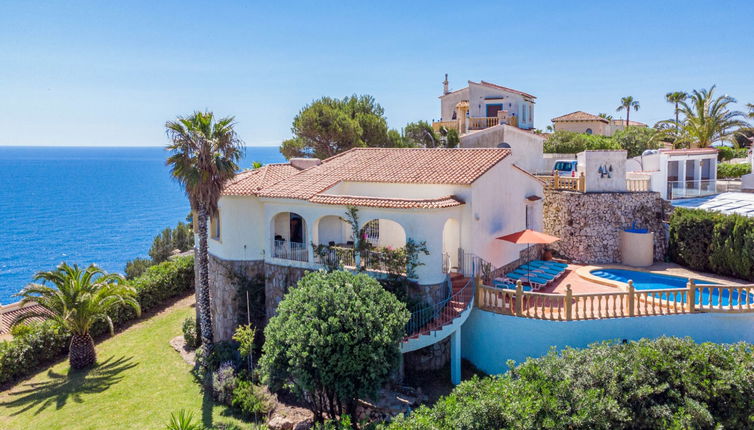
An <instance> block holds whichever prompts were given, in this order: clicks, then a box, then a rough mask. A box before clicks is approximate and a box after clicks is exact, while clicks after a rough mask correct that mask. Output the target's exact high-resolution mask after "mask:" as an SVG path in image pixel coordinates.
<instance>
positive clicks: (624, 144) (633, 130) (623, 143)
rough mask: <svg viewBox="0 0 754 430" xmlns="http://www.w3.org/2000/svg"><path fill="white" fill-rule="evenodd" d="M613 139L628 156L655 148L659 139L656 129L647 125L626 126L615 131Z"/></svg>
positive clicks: (658, 145) (658, 143) (637, 154)
mask: <svg viewBox="0 0 754 430" xmlns="http://www.w3.org/2000/svg"><path fill="white" fill-rule="evenodd" d="M612 138H613V140H614V141H615V142H616V143H617V144H618V146H620V148H623V149H625V150H626V151H627V152H628V154H627V156H628V157H636V156H639V155H641V154H642V153H643V152H644V151H646V150H647V149H657V148H659V147H660V141H659V139H657V130H655V129H654V128H649V127H628V128H624V129H621V130H618V131H616V132H615V133H614V134H613V136H612Z"/></svg>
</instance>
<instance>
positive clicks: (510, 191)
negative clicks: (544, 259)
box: [461, 159, 544, 267]
mask: <svg viewBox="0 0 754 430" xmlns="http://www.w3.org/2000/svg"><path fill="white" fill-rule="evenodd" d="M531 195H536V196H540V197H542V196H544V190H543V186H542V183H541V182H539V181H538V180H536V179H534V178H532V177H531V176H529V175H527V174H526V173H523V172H521V171H520V170H517V169H515V168H513V167H512V161H511V160H509V159H505V160H503V161H502V162H501V163H498V165H497V166H495V167H494V168H493V169H490V171H489V172H487V174H485V175H483V176H482V177H481V178H479V179H477V181H476V182H474V184H473V185H472V197H471V207H470V209H471V222H469V223H466V225H463V226H462V231H465V230H467V232H466V233H465V234H462V235H461V247H462V248H464V249H465V250H466V251H470V252H472V253H474V254H476V255H478V256H480V257H482V258H484V259H485V260H487V261H489V262H490V263H492V264H493V265H494V266H495V267H500V266H502V265H504V264H507V263H509V262H511V261H513V260H515V259H517V258H518V256H519V253H520V251H521V250H523V249H524V248H525V246H524V245H515V244H512V243H509V242H503V241H501V240H497V239H496V238H497V237H499V236H503V235H506V234H509V233H515V232H517V231H520V230H523V229H525V228H526V209H525V208H526V197H527V196H531ZM533 208H534V209H535V211H536V212H535V215H534V218H535V220H536V222H537V223H538V225H542V221H541V220H542V206H541V203H536V204H534V206H533Z"/></svg>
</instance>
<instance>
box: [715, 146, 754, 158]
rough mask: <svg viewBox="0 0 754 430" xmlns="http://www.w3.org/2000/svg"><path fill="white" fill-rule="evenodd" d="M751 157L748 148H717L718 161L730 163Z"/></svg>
mask: <svg viewBox="0 0 754 430" xmlns="http://www.w3.org/2000/svg"><path fill="white" fill-rule="evenodd" d="M748 156H749V150H748V149H746V148H731V147H729V146H719V147H718V148H717V161H729V160H732V159H734V158H746V157H748Z"/></svg>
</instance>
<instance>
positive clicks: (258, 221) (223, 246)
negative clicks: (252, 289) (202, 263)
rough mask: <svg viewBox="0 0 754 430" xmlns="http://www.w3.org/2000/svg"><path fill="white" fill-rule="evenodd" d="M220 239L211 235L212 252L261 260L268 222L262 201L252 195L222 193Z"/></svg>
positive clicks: (231, 258) (238, 258)
mask: <svg viewBox="0 0 754 430" xmlns="http://www.w3.org/2000/svg"><path fill="white" fill-rule="evenodd" d="M218 207H219V208H220V240H216V239H209V252H210V253H212V254H213V255H215V256H217V257H220V258H222V259H224V260H261V259H262V258H263V251H264V246H262V245H263V242H264V237H265V230H266V228H265V227H266V225H267V224H265V220H264V210H263V208H262V205H261V203H260V202H259V201H258V200H257V199H254V198H249V197H229V196H226V197H221V198H220V201H219V202H218Z"/></svg>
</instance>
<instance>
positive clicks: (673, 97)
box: [665, 91, 689, 134]
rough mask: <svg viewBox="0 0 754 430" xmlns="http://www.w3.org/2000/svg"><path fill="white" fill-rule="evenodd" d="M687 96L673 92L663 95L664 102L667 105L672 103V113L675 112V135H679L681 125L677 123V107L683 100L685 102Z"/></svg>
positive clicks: (680, 92)
mask: <svg viewBox="0 0 754 430" xmlns="http://www.w3.org/2000/svg"><path fill="white" fill-rule="evenodd" d="M688 96H689V95H688V94H686V93H685V92H683V91H673V92H670V93H667V94H665V101H667V102H668V103H672V104H673V105H674V106H675V110H674V112H675V132H676V134H679V132H680V128H681V124H680V122H678V114H679V113H680V110H679V109H678V105H679V104H680V103H681V102H683V101H684V100H686V98H687V97H688Z"/></svg>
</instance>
